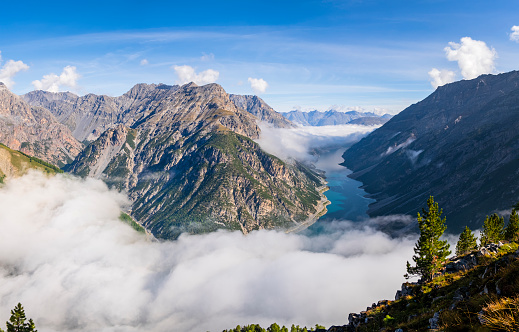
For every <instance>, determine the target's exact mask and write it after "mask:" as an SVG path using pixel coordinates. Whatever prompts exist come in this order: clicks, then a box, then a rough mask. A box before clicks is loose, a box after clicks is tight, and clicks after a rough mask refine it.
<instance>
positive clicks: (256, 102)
mask: <svg viewBox="0 0 519 332" xmlns="http://www.w3.org/2000/svg"><path fill="white" fill-rule="evenodd" d="M229 98H230V99H231V100H232V102H233V103H234V104H235V105H236V107H238V108H241V109H242V110H245V111H247V112H249V113H251V114H252V115H254V116H255V117H256V118H258V120H259V121H262V122H266V123H270V124H272V125H273V126H274V127H276V128H292V127H295V125H294V124H293V123H292V122H290V121H289V120H288V119H286V118H285V117H284V116H283V115H281V114H280V113H278V112H276V111H274V109H272V107H270V106H269V105H267V103H265V102H264V101H263V99H261V98H260V97H258V96H241V95H233V94H231V95H229Z"/></svg>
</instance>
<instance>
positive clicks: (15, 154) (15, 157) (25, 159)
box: [0, 143, 63, 183]
mask: <svg viewBox="0 0 519 332" xmlns="http://www.w3.org/2000/svg"><path fill="white" fill-rule="evenodd" d="M31 169H35V170H39V171H42V172H44V173H48V174H56V173H62V172H63V171H62V170H60V169H59V168H57V167H56V166H54V165H51V164H49V163H47V162H45V161H43V160H41V159H38V158H34V157H30V156H28V155H26V154H24V153H22V152H20V151H16V150H12V149H9V148H8V147H7V146H5V145H3V144H1V143H0V183H3V182H4V180H5V179H6V178H11V177H17V176H22V175H24V174H25V173H27V172H28V171H29V170H31Z"/></svg>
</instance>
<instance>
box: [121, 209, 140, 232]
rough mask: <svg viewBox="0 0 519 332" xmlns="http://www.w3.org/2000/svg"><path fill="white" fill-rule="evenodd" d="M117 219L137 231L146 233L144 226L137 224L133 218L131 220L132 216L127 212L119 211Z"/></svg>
mask: <svg viewBox="0 0 519 332" xmlns="http://www.w3.org/2000/svg"><path fill="white" fill-rule="evenodd" d="M119 220H121V221H123V222H124V223H126V224H128V225H130V226H131V227H132V228H133V229H135V230H136V231H137V232H139V233H144V234H145V233H146V230H145V229H144V227H142V226H141V225H139V224H138V223H137V222H136V221H135V220H133V218H132V217H130V216H129V215H128V214H126V213H124V212H121V215H120V216H119Z"/></svg>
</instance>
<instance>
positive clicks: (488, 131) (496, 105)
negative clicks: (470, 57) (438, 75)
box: [344, 71, 519, 232]
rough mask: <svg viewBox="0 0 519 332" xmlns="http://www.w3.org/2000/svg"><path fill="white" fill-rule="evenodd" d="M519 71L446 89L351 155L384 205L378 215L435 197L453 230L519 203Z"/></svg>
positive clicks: (374, 209) (357, 173)
mask: <svg viewBox="0 0 519 332" xmlns="http://www.w3.org/2000/svg"><path fill="white" fill-rule="evenodd" d="M518 128H519V72H517V71H514V72H510V73H506V74H499V75H483V76H480V77H478V78H476V79H473V80H464V81H460V82H455V83H451V84H447V85H445V86H442V87H439V88H438V89H437V90H436V91H435V92H434V93H432V94H431V95H430V96H429V97H427V98H426V99H424V100H423V101H421V102H419V103H417V104H414V105H411V106H410V107H408V108H407V109H405V110H404V111H402V112H401V113H399V114H398V115H395V116H394V117H393V118H392V119H391V120H389V121H388V122H387V123H386V124H385V125H383V126H382V127H380V128H378V129H377V130H375V131H374V132H372V133H371V134H370V135H368V136H367V137H365V138H364V139H362V140H361V141H360V142H358V143H357V144H355V145H354V146H352V147H351V148H350V149H348V150H347V151H346V152H345V154H344V159H345V162H344V164H345V165H346V166H347V167H348V168H350V169H351V170H353V174H351V177H353V178H355V179H358V180H360V181H362V182H363V183H364V189H365V190H366V191H367V192H368V193H370V194H371V197H372V198H374V199H376V200H377V202H376V203H374V204H372V205H371V206H370V210H369V211H368V213H369V214H370V215H371V216H377V215H386V214H394V213H410V214H413V215H414V214H416V212H417V211H420V208H421V207H422V206H424V204H425V202H426V200H427V197H428V196H429V195H434V198H435V200H436V201H437V202H439V204H440V206H441V207H442V208H443V209H444V212H445V213H446V215H447V224H448V225H449V231H451V232H459V231H461V228H462V227H463V226H465V225H466V224H469V225H471V228H472V229H474V228H477V227H480V226H481V225H482V223H483V219H484V216H485V214H490V213H492V212H494V211H495V210H496V209H497V210H506V209H510V207H511V206H512V205H513V204H514V203H516V202H517V201H519V190H518V189H519V130H518Z"/></svg>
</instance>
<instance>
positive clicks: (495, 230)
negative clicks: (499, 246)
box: [480, 213, 505, 246]
mask: <svg viewBox="0 0 519 332" xmlns="http://www.w3.org/2000/svg"><path fill="white" fill-rule="evenodd" d="M504 228H505V219H504V218H503V217H499V216H498V215H497V213H494V214H493V215H491V216H490V217H489V216H487V218H486V219H485V221H484V223H483V232H482V233H481V240H480V241H481V245H482V246H486V245H487V244H489V243H497V242H499V241H501V240H504V238H505V230H504Z"/></svg>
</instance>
